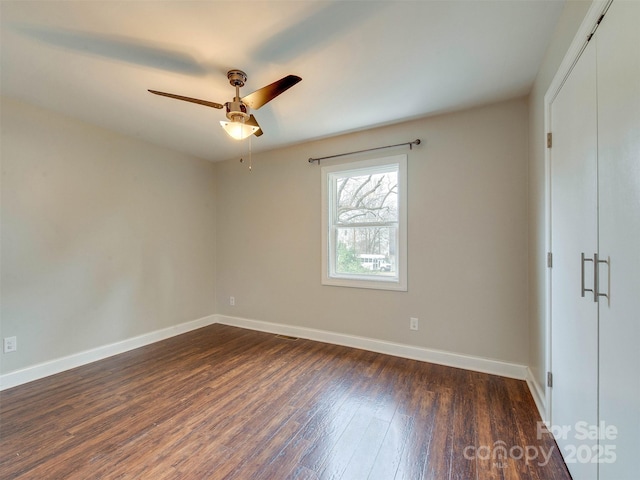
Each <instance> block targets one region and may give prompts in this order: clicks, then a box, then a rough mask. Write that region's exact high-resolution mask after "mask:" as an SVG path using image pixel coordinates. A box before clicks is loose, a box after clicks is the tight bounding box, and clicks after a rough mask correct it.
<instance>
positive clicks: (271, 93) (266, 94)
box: [242, 75, 302, 110]
mask: <svg viewBox="0 0 640 480" xmlns="http://www.w3.org/2000/svg"><path fill="white" fill-rule="evenodd" d="M301 80H302V78H300V77H298V76H296V75H287V76H286V77H284V78H281V79H280V80H278V81H276V82H273V83H272V84H270V85H267V86H266V87H262V88H261V89H259V90H256V91H255V92H253V93H250V94H249V95H247V96H246V97H243V98H242V103H244V104H245V105H247V106H248V107H250V108H253V109H254V110H257V109H258V108H260V107H261V106H263V105H264V104H265V103H267V102H269V101H271V100H273V99H274V98H276V97H277V96H278V95H280V94H281V93H283V92H285V91H287V90H289V89H290V88H291V87H293V86H294V85H295V84H296V83H298V82H299V81H301Z"/></svg>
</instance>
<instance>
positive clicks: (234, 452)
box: [0, 325, 570, 480]
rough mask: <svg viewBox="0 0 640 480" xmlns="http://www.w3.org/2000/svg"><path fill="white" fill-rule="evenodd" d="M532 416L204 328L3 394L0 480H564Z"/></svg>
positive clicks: (526, 407)
mask: <svg viewBox="0 0 640 480" xmlns="http://www.w3.org/2000/svg"><path fill="white" fill-rule="evenodd" d="M538 420H539V416H538V413H537V410H536V408H535V405H534V403H533V399H532V398H531V395H530V393H529V391H528V389H527V386H526V384H525V383H524V382H522V381H518V380H512V379H507V378H502V377H497V376H492V375H486V374H481V373H475V372H469V371H465V370H460V369H456V368H450V367H443V366H439V365H433V364H429V363H424V362H419V361H413V360H407V359H402V358H397V357H392V356H387V355H381V354H376V353H372V352H367V351H363V350H356V349H351V348H346V347H340V346H335V345H329V344H324V343H318V342H312V341H307V340H302V339H300V340H291V339H286V338H280V337H278V336H275V335H271V334H266V333H259V332H253V331H249V330H243V329H239V328H233V327H228V326H224V325H212V326H210V327H206V328H202V329H200V330H196V331H193V332H190V333H187V334H184V335H180V336H178V337H174V338H171V339H169V340H166V341H163V342H159V343H156V344H154V345H150V346H147V347H143V348H140V349H137V350H133V351H131V352H127V353H124V354H122V355H118V356H115V357H111V358H108V359H106V360H102V361H100V362H96V363H93V364H90V365H86V366H83V367H80V368H77V369H74V370H70V371H67V372H64V373H61V374H58V375H55V376H52V377H48V378H45V379H42V380H38V381H35V382H32V383H29V384H26V385H22V386H19V387H16V388H13V389H9V390H6V391H4V392H0V422H1V423H0V477H1V478H3V479H13V478H21V479H27V478H28V479H38V480H40V479H83V480H85V479H116V478H117V479H141V478H144V479H147V478H148V479H154V480H155V479H238V480H249V479H252V480H253V479H257V480H265V479H277V480H285V479H353V480H359V479H380V480H387V479H423V478H424V479H458V480H471V479H535V480H546V479H558V480H569V479H570V476H569V474H568V473H567V470H566V467H565V465H564V463H563V462H562V458H561V457H560V454H559V453H558V450H557V446H556V444H555V442H554V441H553V439H552V438H551V437H550V435H549V434H544V435H540V436H541V437H542V438H538V436H539V435H538V430H537V428H536V427H537V421H538ZM534 457H535V458H534Z"/></svg>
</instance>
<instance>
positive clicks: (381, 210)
mask: <svg viewBox="0 0 640 480" xmlns="http://www.w3.org/2000/svg"><path fill="white" fill-rule="evenodd" d="M336 196H337V202H336V208H337V212H336V217H335V218H336V219H337V223H341V224H345V223H366V222H397V221H398V172H397V171H393V172H385V173H374V174H370V175H358V176H349V177H339V178H337V179H336Z"/></svg>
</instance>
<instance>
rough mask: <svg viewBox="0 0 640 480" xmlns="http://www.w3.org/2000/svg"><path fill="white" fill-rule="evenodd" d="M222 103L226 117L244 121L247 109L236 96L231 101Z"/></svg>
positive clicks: (247, 116) (234, 120)
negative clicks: (225, 110)
mask: <svg viewBox="0 0 640 480" xmlns="http://www.w3.org/2000/svg"><path fill="white" fill-rule="evenodd" d="M224 105H225V107H227V118H228V119H229V120H231V121H232V122H244V120H246V119H247V118H249V112H248V110H249V109H248V108H247V106H246V105H245V104H244V103H242V102H241V101H240V99H239V98H237V97H236V98H234V99H233V102H227V103H225V104H224Z"/></svg>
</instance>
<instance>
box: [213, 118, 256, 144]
mask: <svg viewBox="0 0 640 480" xmlns="http://www.w3.org/2000/svg"><path fill="white" fill-rule="evenodd" d="M220 125H221V126H222V128H224V131H225V132H227V133H228V134H229V136H230V137H231V138H234V139H236V140H244V139H245V138H247V137H250V136H251V135H253V134H254V133H256V132H257V131H258V130H259V129H260V127H256V126H254V125H247V124H246V123H244V122H243V121H238V120H233V121H231V122H227V121H225V120H220Z"/></svg>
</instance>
